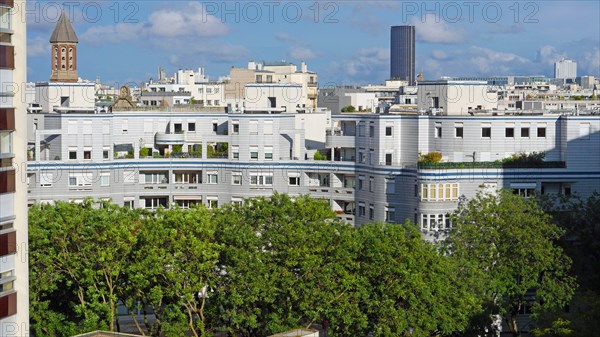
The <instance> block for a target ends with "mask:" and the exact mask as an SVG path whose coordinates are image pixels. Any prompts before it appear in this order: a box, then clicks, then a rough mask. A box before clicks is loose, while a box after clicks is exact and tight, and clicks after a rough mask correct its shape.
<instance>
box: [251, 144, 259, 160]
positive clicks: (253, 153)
mask: <svg viewBox="0 0 600 337" xmlns="http://www.w3.org/2000/svg"><path fill="white" fill-rule="evenodd" d="M250 159H258V146H250Z"/></svg>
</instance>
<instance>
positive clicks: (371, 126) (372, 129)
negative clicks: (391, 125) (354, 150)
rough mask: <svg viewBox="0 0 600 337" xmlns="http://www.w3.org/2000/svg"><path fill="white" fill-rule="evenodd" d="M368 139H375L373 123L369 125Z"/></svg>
mask: <svg viewBox="0 0 600 337" xmlns="http://www.w3.org/2000/svg"><path fill="white" fill-rule="evenodd" d="M369 137H371V138H372V137H375V126H374V125H373V123H370V124H369Z"/></svg>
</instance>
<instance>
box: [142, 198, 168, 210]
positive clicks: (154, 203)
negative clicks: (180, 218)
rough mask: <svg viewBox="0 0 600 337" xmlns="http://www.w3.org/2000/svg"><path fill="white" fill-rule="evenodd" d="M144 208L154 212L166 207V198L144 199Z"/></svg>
mask: <svg viewBox="0 0 600 337" xmlns="http://www.w3.org/2000/svg"><path fill="white" fill-rule="evenodd" d="M142 200H144V208H146V209H150V210H154V209H157V208H159V207H164V208H166V207H167V198H164V197H163V198H160V197H157V198H144V199H142Z"/></svg>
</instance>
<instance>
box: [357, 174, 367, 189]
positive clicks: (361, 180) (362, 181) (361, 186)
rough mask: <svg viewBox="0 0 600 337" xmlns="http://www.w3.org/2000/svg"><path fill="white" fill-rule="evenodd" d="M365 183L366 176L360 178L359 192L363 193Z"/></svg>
mask: <svg viewBox="0 0 600 337" xmlns="http://www.w3.org/2000/svg"><path fill="white" fill-rule="evenodd" d="M364 183H365V176H358V190H359V191H362V189H363V185H364Z"/></svg>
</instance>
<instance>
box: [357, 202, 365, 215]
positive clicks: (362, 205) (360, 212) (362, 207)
mask: <svg viewBox="0 0 600 337" xmlns="http://www.w3.org/2000/svg"><path fill="white" fill-rule="evenodd" d="M365 215H366V208H365V203H363V202H359V203H358V216H365Z"/></svg>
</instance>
